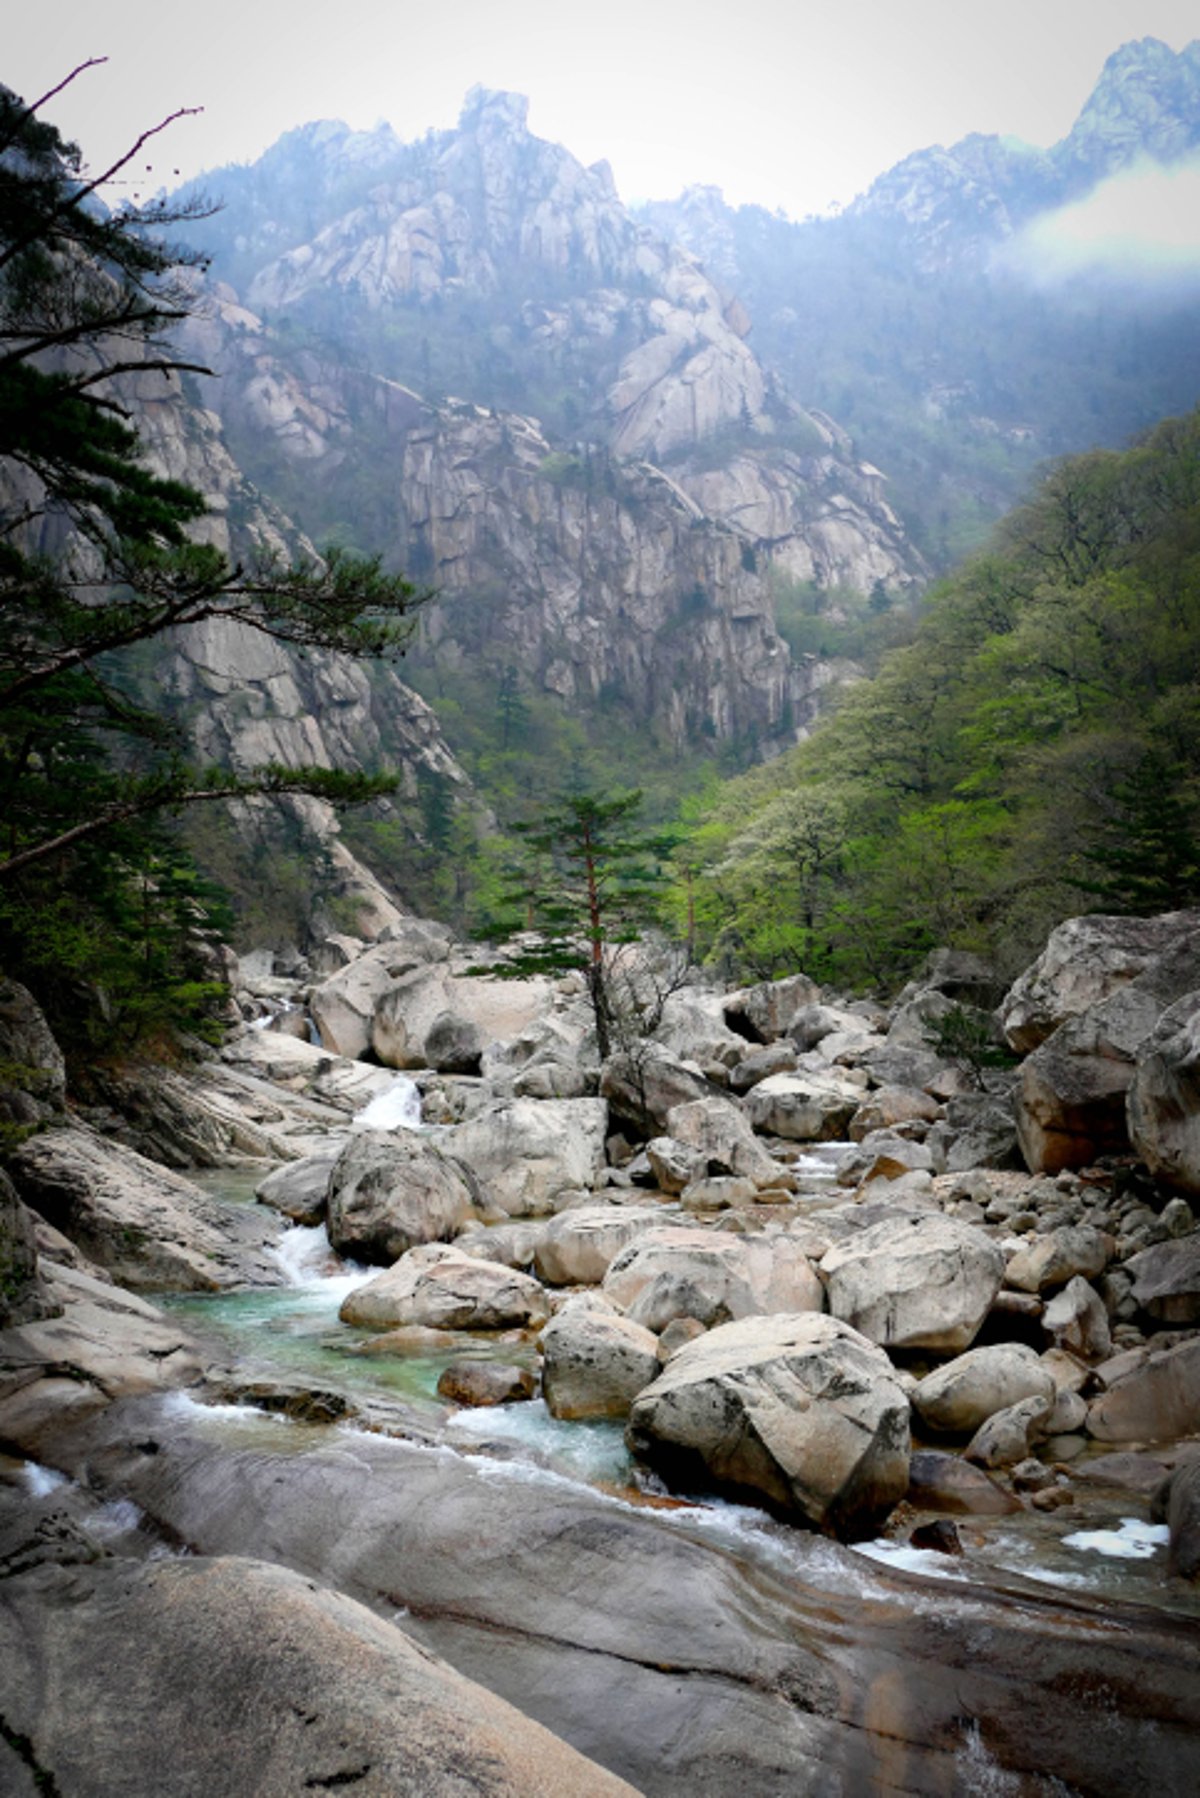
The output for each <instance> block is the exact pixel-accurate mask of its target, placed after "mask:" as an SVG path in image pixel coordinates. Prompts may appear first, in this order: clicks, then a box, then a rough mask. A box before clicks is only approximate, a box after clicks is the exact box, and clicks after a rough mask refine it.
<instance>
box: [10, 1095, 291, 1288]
mask: <svg viewBox="0 0 1200 1798" xmlns="http://www.w3.org/2000/svg"><path fill="white" fill-rule="evenodd" d="M10 1166H11V1170H12V1175H13V1180H14V1183H15V1184H16V1187H17V1190H18V1192H19V1193H20V1194H21V1197H22V1198H23V1199H24V1200H25V1202H26V1204H27V1205H29V1206H30V1207H31V1209H32V1210H34V1211H36V1212H38V1213H39V1215H40V1216H42V1217H44V1218H45V1219H46V1220H47V1222H48V1223H51V1224H53V1225H54V1226H55V1228H56V1229H58V1230H61V1231H62V1232H63V1233H64V1235H67V1236H69V1237H70V1238H71V1240H72V1241H73V1242H74V1243H76V1244H77V1245H78V1247H80V1248H81V1249H82V1250H83V1251H84V1253H85V1254H87V1255H88V1256H90V1258H91V1259H92V1260H93V1261H96V1262H98V1263H99V1265H100V1266H101V1267H103V1268H107V1269H108V1271H109V1272H110V1273H111V1274H112V1275H113V1276H114V1277H115V1278H116V1279H118V1280H120V1281H122V1282H123V1283H124V1284H125V1285H127V1286H131V1287H133V1289H134V1290H135V1291H141V1292H162V1291H171V1290H184V1291H200V1292H212V1291H216V1290H217V1289H218V1288H221V1287H225V1286H233V1285H236V1284H238V1283H239V1282H241V1281H243V1280H246V1279H249V1278H254V1279H257V1280H259V1281H261V1282H262V1283H263V1284H265V1285H278V1283H279V1280H280V1274H279V1269H278V1267H276V1266H275V1265H273V1263H272V1262H271V1261H270V1259H269V1257H268V1256H267V1255H266V1254H265V1253H264V1250H265V1247H266V1245H267V1243H268V1242H270V1241H271V1240H272V1239H273V1238H274V1236H275V1235H276V1234H277V1233H278V1225H277V1223H276V1221H275V1220H273V1219H270V1218H268V1217H266V1216H264V1215H263V1214H261V1213H258V1214H256V1213H254V1211H253V1209H252V1208H250V1209H249V1210H247V1211H246V1214H245V1216H241V1215H236V1216H234V1217H232V1218H231V1217H229V1216H228V1214H227V1212H226V1211H225V1210H224V1209H223V1208H222V1207H220V1206H217V1205H214V1204H213V1203H211V1202H210V1201H209V1200H208V1199H207V1198H206V1197H205V1195H204V1194H203V1193H202V1192H201V1191H200V1190H199V1188H198V1187H195V1186H193V1185H192V1184H191V1182H190V1181H188V1180H184V1179H182V1178H181V1177H180V1176H179V1175H178V1174H172V1173H169V1172H168V1171H167V1169H166V1168H163V1167H159V1166H157V1165H156V1164H155V1163H154V1162H152V1161H148V1160H146V1158H145V1157H144V1156H142V1155H137V1154H135V1153H134V1152H133V1150H131V1149H124V1148H122V1147H121V1146H120V1145H119V1144H117V1143H112V1142H108V1141H106V1140H105V1139H103V1138H102V1137H99V1136H96V1135H93V1134H92V1133H91V1132H90V1131H87V1130H83V1129H80V1128H78V1127H71V1128H63V1129H59V1130H49V1131H46V1132H45V1133H44V1134H43V1135H41V1136H35V1137H31V1138H30V1139H29V1140H28V1141H27V1142H25V1143H23V1144H22V1145H21V1146H20V1148H19V1149H18V1150H17V1151H16V1153H15V1155H14V1156H13V1157H12V1160H11V1163H10Z"/></svg>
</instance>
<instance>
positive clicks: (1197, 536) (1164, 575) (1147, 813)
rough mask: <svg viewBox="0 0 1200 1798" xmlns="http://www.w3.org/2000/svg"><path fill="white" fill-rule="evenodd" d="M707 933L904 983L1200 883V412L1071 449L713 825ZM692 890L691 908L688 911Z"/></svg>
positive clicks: (696, 862) (703, 827) (768, 953)
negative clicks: (1109, 445) (918, 964)
mask: <svg viewBox="0 0 1200 1798" xmlns="http://www.w3.org/2000/svg"><path fill="white" fill-rule="evenodd" d="M688 862H689V867H688V869H687V879H688V880H689V881H690V883H691V904H692V907H693V910H694V911H695V912H696V914H697V916H698V918H699V921H700V935H701V939H702V945H703V947H704V948H705V950H706V952H707V953H708V954H709V955H710V956H714V957H718V958H722V957H723V958H725V959H726V960H727V961H728V962H729V963H730V964H731V965H732V966H734V967H736V968H737V969H739V970H740V971H742V972H744V973H753V974H758V975H764V974H781V973H784V972H786V971H788V970H789V969H790V968H793V967H796V966H799V965H803V966H804V967H805V968H806V969H807V970H808V971H809V972H810V973H812V974H814V975H816V976H817V977H824V978H827V979H834V980H838V981H841V982H845V983H847V984H854V985H875V986H880V987H886V986H888V985H890V984H892V983H894V982H895V981H896V980H897V979H899V978H901V977H902V976H903V975H904V974H905V972H906V971H907V970H908V969H909V968H910V967H911V966H912V965H913V964H914V962H915V961H916V960H917V959H918V958H919V957H920V956H921V955H922V954H923V953H924V952H925V951H926V950H927V949H928V948H929V947H931V946H932V945H933V944H935V943H942V942H948V943H951V944H955V945H958V946H961V947H967V948H975V949H980V950H985V951H988V952H990V953H992V954H994V955H996V956H997V957H998V958H999V959H1000V961H1001V963H1002V964H1004V965H1005V966H1007V967H1009V968H1016V967H1017V966H1019V965H1021V964H1022V963H1023V962H1024V961H1026V960H1027V959H1028V958H1029V957H1030V955H1031V954H1032V953H1033V952H1034V950H1035V949H1036V947H1037V945H1038V943H1039V942H1040V940H1041V939H1042V937H1043V935H1044V933H1045V931H1046V929H1047V927H1048V926H1050V925H1052V924H1053V923H1055V922H1056V921H1057V920H1058V919H1060V918H1062V917H1064V916H1066V915H1068V914H1069V913H1072V912H1076V911H1079V910H1089V909H1093V910H1106V911H1119V912H1146V913H1150V912H1155V911H1162V910H1164V909H1169V908H1172V907H1177V906H1183V905H1188V904H1194V903H1195V902H1196V901H1197V899H1198V898H1200V413H1193V414H1191V415H1190V416H1188V417H1186V418H1180V419H1169V420H1167V421H1166V422H1165V423H1163V424H1162V425H1160V426H1158V427H1157V429H1156V430H1154V431H1153V432H1151V433H1150V434H1149V436H1147V437H1146V438H1145V439H1144V440H1143V441H1142V442H1140V443H1139V444H1138V445H1136V446H1135V447H1134V448H1132V449H1130V450H1128V451H1125V452H1116V451H1094V452H1091V453H1089V454H1087V455H1084V456H1078V457H1072V458H1069V459H1067V460H1065V461H1063V462H1061V463H1059V464H1058V465H1056V466H1055V467H1054V468H1052V469H1051V470H1050V472H1049V473H1048V474H1047V475H1046V477H1045V478H1044V480H1043V481H1042V483H1041V484H1040V486H1039V487H1038V488H1037V490H1036V491H1035V493H1034V494H1033V496H1032V497H1031V499H1030V500H1029V501H1028V502H1027V503H1026V504H1025V505H1024V506H1022V507H1020V508H1018V510H1017V511H1015V512H1014V513H1012V514H1011V515H1010V516H1009V517H1008V518H1007V519H1005V520H1004V522H1003V524H1002V525H1001V526H1000V527H999V529H998V531H997V532H996V534H995V537H994V539H993V542H992V544H991V546H990V548H989V550H988V551H987V553H985V554H983V555H981V556H979V557H978V558H976V559H975V560H974V561H972V562H969V563H967V564H966V565H965V566H964V568H963V569H962V570H961V571H960V573H959V574H958V575H956V576H955V577H953V578H952V579H950V580H948V581H947V582H945V583H944V584H943V585H942V586H941V587H940V588H939V589H937V590H936V591H935V592H934V594H933V595H932V596H931V600H930V606H929V611H928V613H927V615H926V617H925V618H924V620H923V621H922V624H921V626H920V628H919V630H918V632H917V635H916V638H915V641H914V642H913V643H912V644H911V645H910V646H908V647H905V648H901V649H898V650H896V651H894V652H892V653H891V654H890V655H888V656H886V657H885V658H884V660H883V663H882V665H881V667H880V670H879V673H878V675H877V676H876V677H875V678H874V679H873V680H870V681H863V682H860V683H859V684H857V685H856V686H854V687H852V688H851V689H849V690H848V691H847V693H846V694H845V696H844V699H843V701H842V703H841V705H840V706H839V708H838V710H837V712H836V715H835V716H833V717H832V718H831V719H830V720H829V721H828V722H827V723H826V724H825V725H824V726H822V727H820V728H818V730H817V731H816V732H815V733H814V735H813V736H812V738H811V739H810V740H809V741H808V742H806V743H805V744H803V745H801V746H800V747H799V748H798V749H797V750H795V751H793V752H792V753H791V754H790V755H789V756H786V757H783V758H781V759H780V760H779V761H777V762H774V763H771V764H769V765H768V766H767V767H765V768H761V769H757V770H755V771H753V772H752V773H751V774H749V775H746V776H744V777H743V778H742V779H741V780H739V781H737V782H734V783H731V785H730V786H728V787H727V788H725V789H723V790H722V791H721V792H720V793H719V794H718V795H717V797H716V799H715V801H714V802H713V803H712V804H711V805H710V806H709V807H708V808H707V809H706V810H705V812H704V813H703V815H702V816H701V818H700V819H699V820H698V821H697V822H696V824H695V825H694V828H693V835H692V838H691V841H690V843H689V847H688ZM683 903H684V895H683V890H682V882H681V891H680V895H679V899H678V904H679V905H680V907H682V905H683Z"/></svg>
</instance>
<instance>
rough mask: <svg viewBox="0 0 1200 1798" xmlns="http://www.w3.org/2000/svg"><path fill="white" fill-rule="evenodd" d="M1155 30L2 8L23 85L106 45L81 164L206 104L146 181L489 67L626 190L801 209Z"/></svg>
mask: <svg viewBox="0 0 1200 1798" xmlns="http://www.w3.org/2000/svg"><path fill="white" fill-rule="evenodd" d="M13 11H14V12H15V11H16V8H15V7H14V8H13ZM1148 36H1149V37H1159V38H1162V39H1163V40H1164V41H1165V42H1167V43H1168V44H1170V45H1171V47H1172V48H1173V49H1176V50H1178V49H1181V48H1182V47H1183V45H1184V44H1185V43H1187V42H1188V41H1189V39H1191V38H1192V37H1196V36H1200V7H1198V6H1197V4H1196V0H987V4H983V3H982V0H841V3H840V4H839V3H838V0H834V3H833V4H832V5H830V4H828V0H822V3H819V4H818V3H816V0H599V3H598V4H597V3H592V4H587V5H582V4H578V3H577V0H337V3H336V4H329V3H328V0H201V4H198V5H194V6H188V7H187V8H183V7H180V6H177V5H170V4H169V3H168V0H104V4H101V5H97V4H96V0H56V3H55V4H53V5H43V6H34V5H22V6H21V8H20V13H19V15H18V16H17V17H16V18H15V19H12V20H10V22H9V23H8V24H7V25H6V28H5V31H4V35H3V40H2V42H0V80H2V81H3V82H4V83H6V84H7V85H8V86H9V87H12V88H15V89H16V90H17V91H18V92H20V93H22V94H24V95H25V97H26V98H27V99H33V98H35V97H37V96H40V95H41V94H42V93H44V92H45V91H46V90H47V89H49V88H50V87H52V86H54V85H55V83H56V82H57V81H59V80H60V79H61V78H62V76H63V75H64V74H65V73H66V72H67V71H68V70H69V69H70V68H72V67H73V66H74V65H75V64H76V63H78V62H81V61H82V60H83V59H84V58H85V57H88V56H108V57H109V59H110V60H109V63H108V65H107V67H105V68H100V69H93V70H90V71H89V72H88V73H87V74H86V75H84V76H82V77H80V79H79V80H78V81H77V82H76V83H74V84H73V86H72V88H71V89H70V90H69V92H68V93H67V94H65V95H63V96H62V98H61V99H60V100H59V101H57V102H56V103H55V105H54V107H53V108H51V109H50V115H49V116H51V117H53V118H54V120H55V122H56V123H57V124H59V125H60V126H61V127H62V128H63V129H65V130H66V131H67V132H68V133H69V134H71V135H73V136H75V137H76V138H77V139H78V141H79V142H80V143H81V145H82V147H83V149H84V151H85V153H86V155H87V157H88V160H89V162H90V163H91V165H92V167H93V169H95V168H97V167H100V166H103V165H104V164H106V163H107V162H109V161H111V160H112V159H113V158H115V156H116V154H117V153H118V151H119V150H122V149H124V148H127V147H128V145H129V144H130V143H131V142H132V140H133V139H134V138H135V137H136V136H137V135H138V132H139V131H140V130H141V129H143V128H144V127H145V126H146V125H149V124H152V123H155V122H156V121H157V120H158V119H159V118H161V117H162V116H163V115H164V114H165V113H168V112H171V111H173V110H174V109H175V108H176V107H180V106H202V107H203V108H204V113H203V116H202V117H200V118H196V119H185V120H182V121H180V122H179V123H178V124H176V125H175V126H173V127H172V128H171V130H170V132H169V133H167V134H165V135H164V136H163V137H162V138H160V139H158V140H156V142H155V144H154V145H153V146H151V147H150V150H149V153H148V154H147V155H146V156H145V157H144V158H141V159H139V160H140V163H141V164H142V169H141V176H142V179H143V181H144V183H145V186H146V187H147V188H149V190H150V191H153V190H154V189H155V188H156V187H157V186H159V185H160V184H162V185H167V186H170V185H173V182H174V178H175V174H176V171H178V172H179V173H180V174H181V175H183V176H188V175H192V174H195V173H197V172H198V171H199V170H201V169H204V168H212V167H215V166H218V165H219V164H221V163H223V162H230V161H250V160H252V159H253V158H254V157H255V156H257V155H258V154H259V152H260V151H262V150H263V149H265V148H266V146H267V145H268V144H269V143H271V142H273V141H274V139H275V138H276V137H278V136H279V135H280V133H281V132H283V131H285V130H287V129H288V128H289V127H290V126H292V125H297V124H302V123H304V122H305V121H306V120H309V119H314V118H343V119H346V120H347V121H348V122H349V123H351V124H352V125H356V126H370V125H373V124H375V123H377V122H378V121H379V120H380V119H387V120H389V121H390V122H391V123H392V124H393V125H394V126H395V128H396V130H397V131H398V132H399V134H400V136H401V137H403V138H411V137H415V136H418V135H419V134H420V133H421V132H422V131H424V130H425V129H426V128H427V127H428V126H430V125H435V126H446V125H452V124H453V123H454V122H455V120H456V119H457V117H458V112H459V108H460V106H461V103H462V98H463V95H464V93H465V92H466V90H467V88H468V87H470V86H472V85H473V84H474V83H475V82H483V83H484V84H485V85H487V86H488V87H504V88H513V89H516V90H517V91H518V92H521V93H525V94H528V95H529V96H530V99H531V102H532V105H531V109H530V125H531V128H532V129H533V130H534V131H535V132H537V133H538V134H539V135H540V136H542V137H548V138H553V139H555V140H557V141H559V142H561V143H564V144H565V145H566V146H567V148H568V149H570V150H572V151H573V152H574V153H575V154H576V155H577V156H579V157H580V158H581V159H582V160H583V161H584V162H592V161H595V160H596V159H597V158H599V157H607V158H608V160H609V161H610V162H611V164H612V166H613V170H614V173H615V175H616V178H617V185H618V187H619V189H620V191H621V194H622V197H623V198H625V199H626V200H634V199H644V198H655V199H658V198H670V197H673V196H674V195H675V194H676V193H677V192H678V191H679V189H680V188H681V187H683V186H684V185H685V184H687V183H688V182H692V181H707V182H715V183H717V184H718V185H719V186H721V187H723V188H724V189H725V193H726V196H727V197H728V198H729V199H731V200H733V201H735V202H742V201H750V200H753V201H757V202H759V203H760V204H762V205H765V206H769V207H777V206H778V207H782V208H784V210H785V211H787V212H789V213H791V214H792V215H793V216H797V217H798V216H801V215H803V214H804V213H806V212H810V211H823V210H825V209H826V207H827V206H828V205H829V204H830V203H831V202H835V201H836V202H840V203H845V202H846V201H848V200H849V199H851V198H853V196H854V194H855V193H857V192H860V191H861V190H862V189H863V188H864V187H866V186H867V185H868V184H869V183H870V181H871V180H872V179H873V178H874V177H875V176H876V175H877V174H879V173H881V172H882V171H883V170H884V169H885V168H888V167H890V166H891V164H892V163H894V162H897V161H898V160H899V159H900V158H901V157H902V156H904V155H907V154H908V152H909V151H911V150H916V149H921V148H923V147H924V146H925V145H927V144H931V143H950V142H953V141H954V139H956V138H958V137H961V136H963V135H964V134H965V133H966V132H968V131H972V130H979V131H998V132H1011V133H1013V134H1015V135H1016V136H1019V137H1024V138H1026V139H1027V140H1028V141H1029V142H1031V143H1036V144H1049V143H1052V142H1054V141H1055V140H1056V139H1057V138H1059V137H1061V136H1062V135H1063V134H1064V133H1065V132H1066V131H1067V130H1069V128H1070V125H1071V122H1072V120H1073V119H1074V117H1075V114H1076V113H1077V112H1078V110H1079V107H1080V106H1081V104H1082V103H1083V101H1084V100H1085V98H1086V97H1087V94H1088V92H1089V91H1090V89H1091V87H1092V86H1093V84H1094V82H1095V80H1096V77H1097V75H1098V74H1099V72H1100V68H1101V66H1102V64H1103V62H1104V59H1105V58H1106V57H1107V56H1108V55H1109V54H1110V53H1111V52H1112V51H1113V50H1114V49H1116V48H1117V46H1118V45H1119V44H1122V43H1124V42H1126V41H1128V40H1129V39H1130V38H1137V37H1148ZM145 163H150V164H152V172H151V173H149V174H147V173H146V172H145V168H144V164H145Z"/></svg>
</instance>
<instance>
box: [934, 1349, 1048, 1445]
mask: <svg viewBox="0 0 1200 1798" xmlns="http://www.w3.org/2000/svg"><path fill="white" fill-rule="evenodd" d="M1056 1391H1057V1388H1056V1386H1055V1383H1054V1378H1053V1375H1052V1374H1051V1373H1050V1372H1049V1370H1048V1369H1047V1368H1046V1367H1044V1366H1043V1364H1042V1362H1041V1360H1040V1359H1039V1357H1038V1355H1037V1352H1036V1350H1034V1349H1031V1348H1028V1347H1027V1346H1026V1345H1025V1344H1024V1343H1019V1342H1002V1343H996V1344H994V1345H993V1346H991V1347H988V1348H977V1349H968V1351H967V1353H966V1354H965V1355H956V1356H955V1358H954V1360H953V1361H947V1362H946V1363H945V1364H944V1365H943V1366H942V1367H938V1368H935V1369H934V1371H933V1372H932V1373H928V1374H926V1375H925V1378H924V1379H923V1380H918V1382H917V1384H916V1385H915V1386H914V1388H913V1391H912V1402H913V1408H914V1409H915V1410H916V1411H917V1413H918V1414H919V1416H920V1418H921V1421H922V1423H924V1424H925V1425H926V1426H927V1427H928V1428H929V1429H931V1430H941V1431H945V1432H946V1433H948V1434H951V1433H952V1434H956V1435H957V1434H961V1435H969V1434H971V1433H972V1432H973V1431H975V1430H977V1429H978V1428H979V1426H980V1424H981V1423H984V1422H985V1421H986V1420H987V1419H988V1418H989V1417H991V1416H993V1415H994V1413H995V1412H997V1411H1003V1410H1004V1409H1005V1408H1006V1407H1007V1406H1009V1405H1015V1404H1017V1403H1018V1402H1019V1401H1020V1400H1021V1399H1024V1398H1050V1399H1052V1398H1053V1397H1054V1395H1055V1393H1056Z"/></svg>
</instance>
